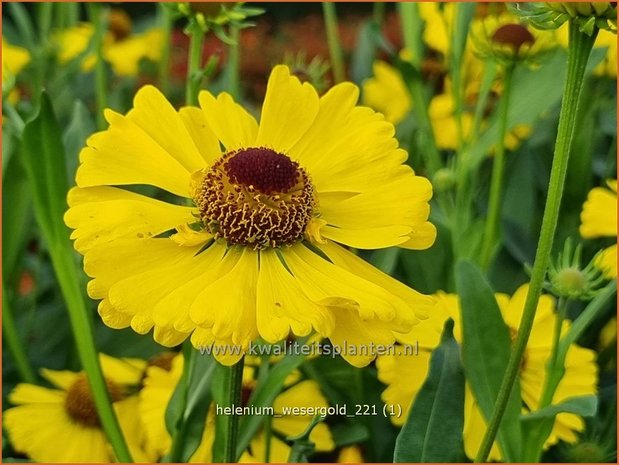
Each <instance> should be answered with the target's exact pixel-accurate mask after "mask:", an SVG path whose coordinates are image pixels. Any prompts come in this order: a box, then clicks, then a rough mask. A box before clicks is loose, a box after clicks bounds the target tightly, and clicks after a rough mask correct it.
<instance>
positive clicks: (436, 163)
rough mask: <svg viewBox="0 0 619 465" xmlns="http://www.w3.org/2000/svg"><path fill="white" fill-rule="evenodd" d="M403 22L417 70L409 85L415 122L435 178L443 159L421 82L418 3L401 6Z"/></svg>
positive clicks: (407, 43)
mask: <svg viewBox="0 0 619 465" xmlns="http://www.w3.org/2000/svg"><path fill="white" fill-rule="evenodd" d="M398 6H399V8H400V10H399V11H400V17H401V22H402V34H403V36H404V47H405V48H406V49H407V50H410V51H411V52H412V55H413V56H412V60H411V63H412V64H413V67H414V68H415V73H413V76H412V79H411V80H410V82H408V83H407V84H408V86H409V90H410V93H411V97H412V101H413V102H414V104H413V111H414V112H415V119H416V120H417V124H418V125H419V129H418V131H417V133H418V134H417V136H418V142H417V144H418V148H419V150H420V151H421V153H423V154H424V157H425V160H424V162H425V164H426V169H427V170H428V175H429V176H428V177H431V176H432V175H433V174H434V173H436V172H437V171H438V170H439V169H440V168H442V162H441V155H440V153H439V151H438V148H437V147H436V140H435V138H434V131H433V129H432V121H431V120H430V115H429V114H428V107H429V105H428V98H427V95H426V90H425V89H424V85H423V82H422V80H421V73H420V71H419V70H420V69H421V59H422V56H423V41H422V40H421V33H422V31H423V26H422V24H423V23H422V20H421V15H420V14H419V5H417V4H416V3H414V2H402V3H398Z"/></svg>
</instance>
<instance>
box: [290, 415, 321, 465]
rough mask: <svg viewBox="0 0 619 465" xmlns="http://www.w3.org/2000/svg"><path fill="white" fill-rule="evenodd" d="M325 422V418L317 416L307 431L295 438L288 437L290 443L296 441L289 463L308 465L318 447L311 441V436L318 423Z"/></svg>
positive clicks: (293, 444) (291, 450)
mask: <svg viewBox="0 0 619 465" xmlns="http://www.w3.org/2000/svg"><path fill="white" fill-rule="evenodd" d="M323 420H324V417H321V416H318V415H317V416H315V417H314V418H312V421H311V422H310V424H309V425H307V428H305V431H303V432H302V433H301V434H299V435H297V436H294V437H287V438H286V439H287V440H288V441H294V442H293V443H292V448H291V449H290V455H289V456H288V463H307V462H309V457H310V456H311V455H312V454H313V453H314V450H315V449H316V445H315V444H314V442H313V441H312V440H311V439H310V434H311V433H312V431H313V430H314V428H315V427H316V425H317V424H318V423H320V422H321V421H323Z"/></svg>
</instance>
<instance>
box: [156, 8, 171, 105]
mask: <svg viewBox="0 0 619 465" xmlns="http://www.w3.org/2000/svg"><path fill="white" fill-rule="evenodd" d="M158 7H159V16H160V21H161V29H162V31H163V43H162V45H161V47H162V48H161V58H160V60H159V88H160V89H161V92H163V94H164V95H167V93H168V90H169V87H170V47H171V44H172V23H173V20H172V10H171V9H170V7H169V5H166V4H165V3H159V4H158Z"/></svg>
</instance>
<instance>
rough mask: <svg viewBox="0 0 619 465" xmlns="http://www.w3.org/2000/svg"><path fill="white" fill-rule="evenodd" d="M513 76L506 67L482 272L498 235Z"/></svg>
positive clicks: (512, 72) (508, 66) (482, 256)
mask: <svg viewBox="0 0 619 465" xmlns="http://www.w3.org/2000/svg"><path fill="white" fill-rule="evenodd" d="M513 74H514V66H513V65H507V67H506V68H505V78H504V84H503V96H502V98H501V105H500V106H499V139H498V141H497V145H496V150H495V154H494V163H493V164H492V177H491V181H490V198H489V200H488V213H487V217H486V225H485V230H484V241H483V248H482V251H481V266H482V268H483V269H484V270H488V268H489V266H490V261H491V259H492V255H493V253H494V250H495V245H496V241H497V236H498V235H499V223H500V213H501V199H502V194H503V177H504V176H503V172H504V171H505V135H506V134H507V115H508V112H509V100H510V94H511V87H512V86H511V82H512V76H513Z"/></svg>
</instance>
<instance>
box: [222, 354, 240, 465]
mask: <svg viewBox="0 0 619 465" xmlns="http://www.w3.org/2000/svg"><path fill="white" fill-rule="evenodd" d="M244 363H245V357H243V358H241V359H240V360H239V361H238V362H237V363H235V364H234V365H232V366H231V367H228V368H227V374H228V379H227V381H226V382H227V386H226V387H227V390H226V397H227V398H226V404H225V406H226V407H232V406H233V405H235V406H236V405H241V402H242V398H241V393H242V391H243V365H244ZM224 424H225V432H226V437H225V442H224V457H225V463H236V461H237V457H236V443H237V438H238V435H239V416H238V415H228V416H226V417H225V422H224Z"/></svg>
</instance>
